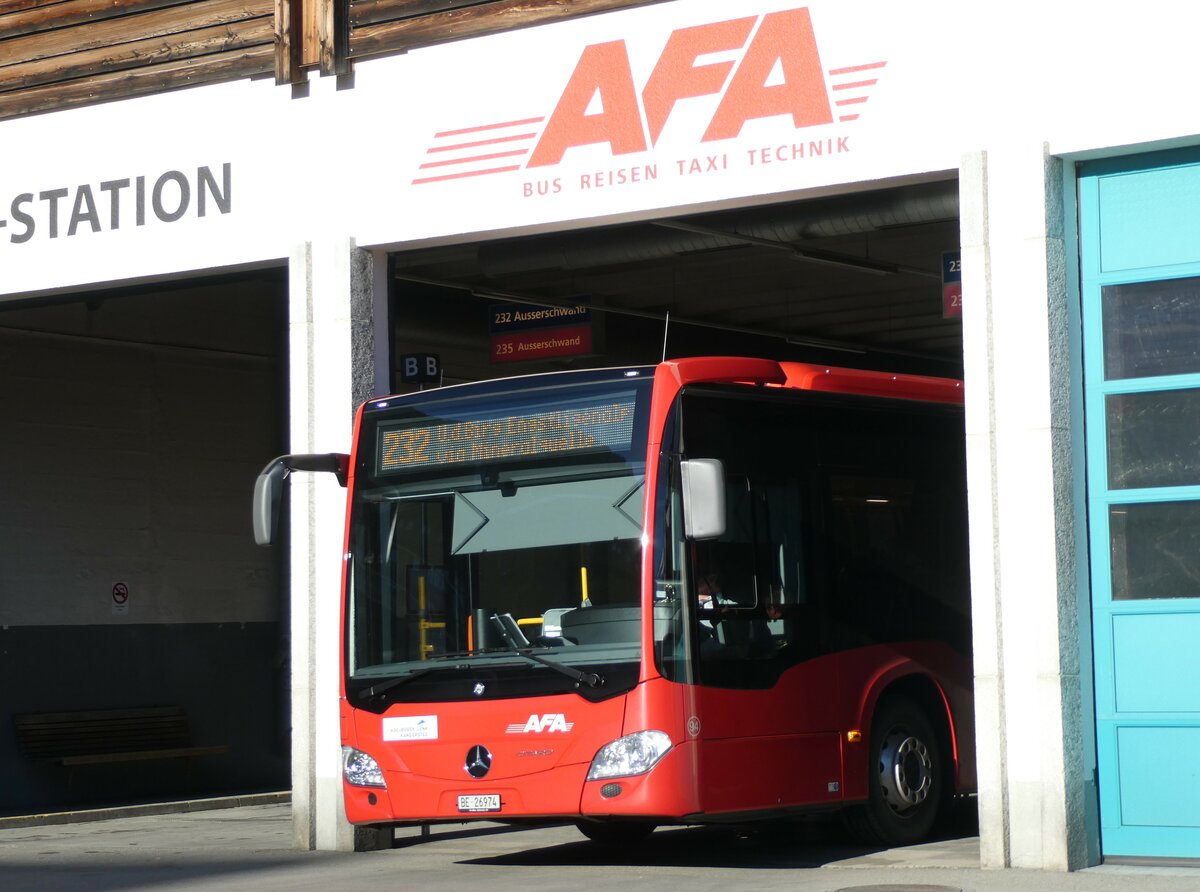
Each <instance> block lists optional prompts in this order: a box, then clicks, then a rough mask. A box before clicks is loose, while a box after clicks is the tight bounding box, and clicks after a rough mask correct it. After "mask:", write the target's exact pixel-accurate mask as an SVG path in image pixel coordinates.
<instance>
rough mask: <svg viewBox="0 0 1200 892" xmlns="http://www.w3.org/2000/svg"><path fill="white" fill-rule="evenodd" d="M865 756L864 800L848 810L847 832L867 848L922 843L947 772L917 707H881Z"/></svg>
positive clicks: (892, 702)
mask: <svg viewBox="0 0 1200 892" xmlns="http://www.w3.org/2000/svg"><path fill="white" fill-rule="evenodd" d="M870 758H871V761H870V763H869V764H870V777H869V778H868V795H867V801H866V803H865V804H864V805H858V806H854V807H852V808H851V809H849V810H847V813H846V823H847V825H848V826H849V827H850V830H851V831H853V832H854V834H855V835H856V836H857V837H858V838H859V839H860V840H862V841H863V842H864V843H867V844H868V845H883V846H910V845H914V844H915V843H918V842H920V841H921V840H923V839H925V837H927V836H928V835H929V833H930V831H931V830H932V829H933V825H934V824H935V823H936V821H937V817H938V811H939V810H940V808H941V803H942V800H943V798H944V796H945V792H946V791H945V785H946V770H945V765H944V764H943V762H942V754H941V748H940V747H939V746H938V739H937V735H936V734H935V733H934V730H933V725H932V724H931V723H930V721H929V719H928V718H926V717H925V714H924V713H923V712H922V711H921V709H920V707H918V706H917V705H916V704H914V703H913V702H912V701H911V700H908V699H907V698H904V697H891V698H889V699H888V700H886V701H885V702H883V703H882V704H880V706H879V708H878V709H877V710H876V712H875V718H874V719H873V720H872V722H871V753H870Z"/></svg>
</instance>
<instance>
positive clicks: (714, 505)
mask: <svg viewBox="0 0 1200 892" xmlns="http://www.w3.org/2000/svg"><path fill="white" fill-rule="evenodd" d="M679 478H680V482H681V484H682V488H683V532H684V535H685V536H687V537H688V538H689V539H716V538H717V537H719V536H721V535H723V534H724V533H725V468H724V466H723V465H722V464H721V462H720V460H719V459H715V458H692V459H687V460H685V461H682V462H680V463H679Z"/></svg>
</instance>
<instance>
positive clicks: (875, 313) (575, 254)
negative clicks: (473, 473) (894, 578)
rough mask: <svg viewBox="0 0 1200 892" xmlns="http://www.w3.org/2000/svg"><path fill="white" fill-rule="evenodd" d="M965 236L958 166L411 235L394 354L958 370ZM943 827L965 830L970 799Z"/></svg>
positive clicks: (455, 375)
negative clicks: (766, 200)
mask: <svg viewBox="0 0 1200 892" xmlns="http://www.w3.org/2000/svg"><path fill="white" fill-rule="evenodd" d="M958 250H959V221H958V185H957V182H956V181H955V180H951V179H945V180H938V181H931V182H921V183H907V184H900V185H895V186H892V187H889V188H886V189H878V190H873V191H869V192H859V193H854V194H846V195H840V196H833V197H822V198H819V199H810V200H805V201H797V202H788V203H780V204H772V205H767V206H760V207H754V208H747V209H738V210H725V211H715V212H710V213H703V214H693V215H689V216H680V217H670V218H665V217H664V218H660V219H654V220H646V221H640V222H634V223H626V224H621V225H612V226H603V227H594V228H590V229H582V230H575V231H570V232H562V233H555V234H549V235H541V236H525V237H519V238H510V239H503V240H494V241H483V242H474V243H468V244H459V245H450V246H437V247H429V248H421V249H415V250H407V251H402V252H397V253H395V254H393V255H392V257H391V275H392V282H393V319H394V338H395V343H394V348H395V349H394V355H395V356H396V357H398V358H402V357H405V356H423V355H428V354H436V355H437V356H438V357H439V359H440V364H441V369H442V378H441V383H442V384H457V383H463V382H469V381H478V380H483V379H487V378H496V377H503V376H509V375H522V374H533V373H539V372H547V371H555V370H560V369H569V368H586V367H600V366H619V365H632V364H652V363H656V362H658V361H660V360H661V359H663V358H682V357H687V356H698V355H735V356H736V355H743V356H752V357H764V358H772V359H779V360H792V361H799V362H810V363H819V364H826V365H836V366H845V367H853V368H863V369H872V370H880V371H892V372H897V373H910V374H918V375H932V376H939V377H949V378H961V377H962V374H963V357H962V349H963V341H962V329H961V317H960V313H961V289H960V287H959V285H958V272H959V269H958V256H959V255H958ZM404 378H405V376H404V372H403V365H402V364H398V365H397V367H396V378H395V381H394V388H393V389H394V390H396V391H398V392H405V391H408V390H414V389H417V388H418V387H420V388H425V387H427V386H429V382H419V381H406V380H404ZM959 532H961V530H960V531H959ZM966 610H967V613H968V614H969V606H968V607H967V608H966ZM963 649H964V650H969V637H968V640H966V641H964V644H963ZM967 655H968V656H969V654H967ZM966 755H967V760H968V761H969V762H970V763H971V765H972V768H971V773H972V774H973V762H974V759H973V752H971V753H969V754H966ZM943 824H944V826H943V827H942V828H941V829H940V830H939V831H938V832H939V833H941V834H943V835H944V836H948V837H951V838H958V837H962V836H970V835H973V834H975V833H976V832H977V823H976V816H975V809H974V801H973V799H970V798H962V799H960V800H959V801H958V802H957V803H956V804H955V807H953V808H951V809H949V810H948V816H947V819H945V820H944V821H943Z"/></svg>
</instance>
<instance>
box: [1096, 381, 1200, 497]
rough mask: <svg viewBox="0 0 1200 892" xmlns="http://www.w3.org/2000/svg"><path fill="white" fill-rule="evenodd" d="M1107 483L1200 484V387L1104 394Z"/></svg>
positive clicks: (1135, 485) (1113, 486) (1121, 486)
mask: <svg viewBox="0 0 1200 892" xmlns="http://www.w3.org/2000/svg"><path fill="white" fill-rule="evenodd" d="M1104 415H1105V423H1106V426H1107V428H1108V487H1109V489H1134V488H1142V487H1148V486H1195V485H1197V484H1200V388H1196V387H1189V388H1185V389H1180V390H1144V391H1140V392H1138V393H1113V394H1109V395H1108V396H1106V397H1105V398H1104Z"/></svg>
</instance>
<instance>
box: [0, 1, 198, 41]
mask: <svg viewBox="0 0 1200 892" xmlns="http://www.w3.org/2000/svg"><path fill="white" fill-rule="evenodd" d="M202 2H204V0H65V2H63V3H52V4H50V5H48V6H36V7H33V8H31V9H27V10H23V11H20V12H14V13H11V14H9V15H5V16H0V34H3V35H4V36H5V37H16V36H17V35H19V34H34V33H36V32H38V31H52V30H54V29H55V28H66V27H69V26H71V25H85V24H88V23H91V22H101V21H104V20H105V19H115V18H120V17H122V16H128V15H133V14H135V13H139V12H149V11H150V10H152V9H163V8H165V7H168V6H186V5H190V4H196V3H202ZM0 46H2V44H0Z"/></svg>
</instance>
